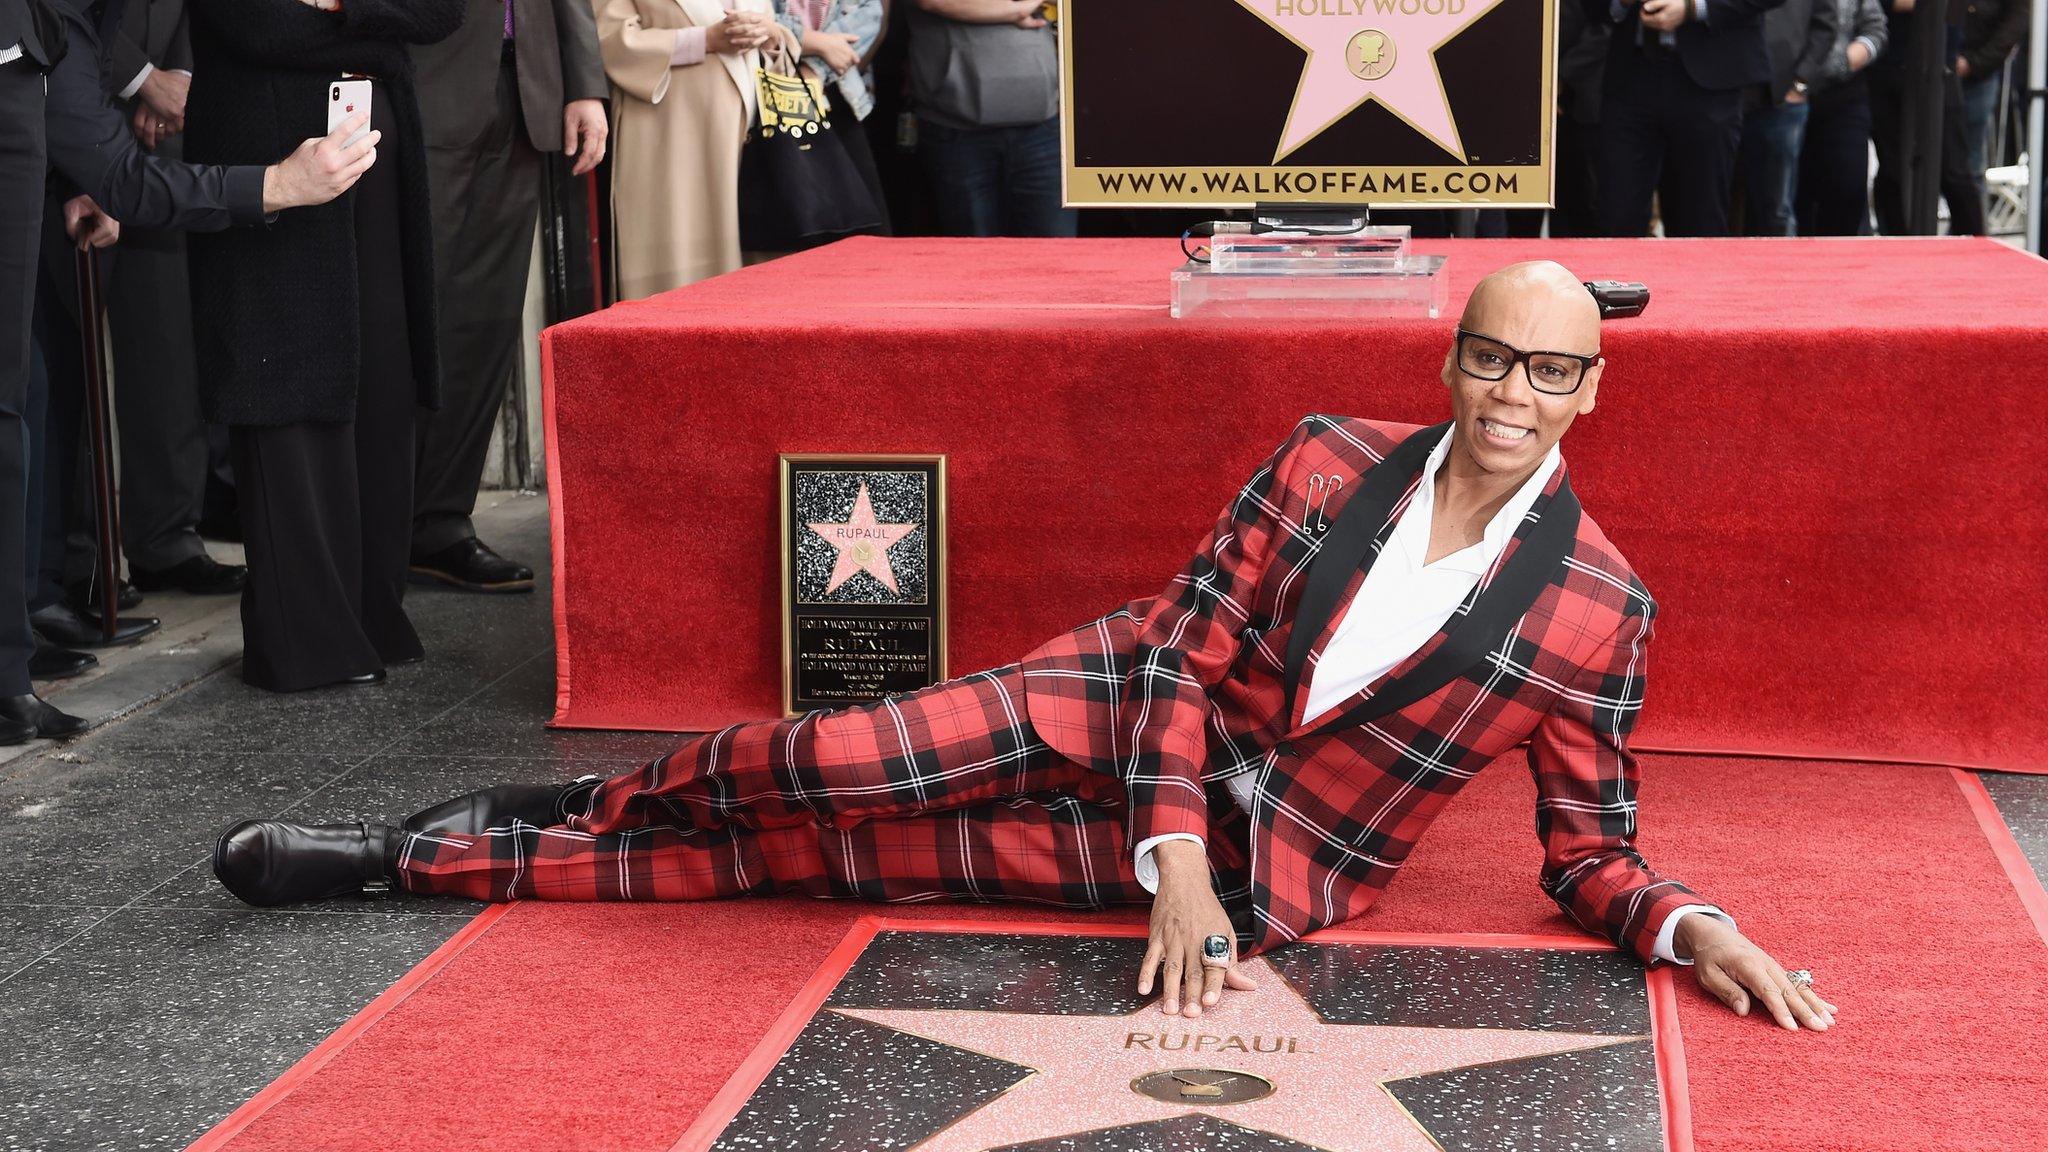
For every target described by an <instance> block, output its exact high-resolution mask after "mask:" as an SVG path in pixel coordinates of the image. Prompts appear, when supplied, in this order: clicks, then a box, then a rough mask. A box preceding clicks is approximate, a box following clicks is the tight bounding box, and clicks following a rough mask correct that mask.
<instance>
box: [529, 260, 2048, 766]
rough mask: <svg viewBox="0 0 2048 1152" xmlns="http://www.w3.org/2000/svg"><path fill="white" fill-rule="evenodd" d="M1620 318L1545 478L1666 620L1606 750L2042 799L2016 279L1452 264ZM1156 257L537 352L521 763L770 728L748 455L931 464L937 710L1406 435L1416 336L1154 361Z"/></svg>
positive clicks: (2045, 615) (670, 320) (1243, 346)
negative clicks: (934, 457)
mask: <svg viewBox="0 0 2048 1152" xmlns="http://www.w3.org/2000/svg"><path fill="white" fill-rule="evenodd" d="M1423 247H1424V248H1425V250H1429V251H1441V252H1446V253H1448V254H1449V255H1450V257H1451V262H1450V269H1451V272H1452V276H1453V283H1454V287H1453V293H1452V295H1453V312H1455V310H1456V306H1457V305H1458V304H1459V303H1460V302H1461V301H1462V299H1463V297H1464V296H1465V294H1466V293H1467V292H1468V291H1469V288H1470V286H1471V284H1472V283H1473V281H1474V280H1476V279H1477V278H1478V276H1479V275H1481V274H1482V273H1484V272H1486V271H1489V270H1491V269H1493V268H1495V267H1498V266H1500V265H1502V264H1505V263H1508V262H1510V261H1513V260H1518V259H1525V258H1530V257H1535V256H1548V257H1554V258H1556V259H1559V260H1562V261H1564V262H1565V263H1566V264H1567V265H1568V266H1570V267H1571V268H1572V269H1573V270H1574V271H1575V272H1577V273H1579V274H1580V275H1581V276H1583V277H1586V278H1589V279H1591V278H1619V279H1633V280H1642V281H1644V282H1646V283H1648V284H1649V285H1650V286H1651V289H1652V291H1653V293H1654V302H1653V304H1652V305H1651V308H1650V311H1649V313H1648V314H1647V315H1646V316H1644V317H1643V318H1641V319H1640V320H1634V321H1627V322H1618V323H1615V324H1612V325H1610V326H1609V329H1608V333H1607V336H1606V352H1607V354H1608V356H1609V358H1610V365H1609V368H1608V371H1607V375H1606V378H1605V379H1604V381H1603V387H1602V389H1601V394H1600V403H1599V408H1598V410H1597V411H1595V412H1594V413H1592V414H1591V415H1589V416H1587V417H1585V418H1584V419H1583V420H1582V421H1581V422H1580V423H1579V425H1578V426H1577V427H1575V428H1574V429H1573V431H1572V433H1571V435H1570V438H1569V439H1568V441H1567V443H1566V457H1567V459H1568V460H1569V461H1570V464H1571V467H1572V475H1573V482H1574V485H1575V486H1576V487H1577V489H1578V490H1579V492H1580V494H1581V496H1582V497H1583V499H1584V501H1585V504H1586V507H1587V508H1588V510H1589V511H1590V512H1591V514H1592V515H1593V516H1594V517H1595V518H1596V519H1597V520H1599V522H1600V523H1601V524H1602V526H1603V527H1605V529H1606V530H1607V532H1608V534H1609V535H1610V536H1611V537H1612V538H1613V539H1614V540H1615V542H1616V543H1617V544H1618V545H1619V546H1620V547H1621V548H1622V550H1623V551H1624V552H1625V553H1626V554H1627V555H1628V556H1629V557H1630V559H1631V560H1632V561H1633V562H1634V563H1635V565H1636V566H1637V568H1638V570H1639V571H1640V573H1641V575H1642V577H1643V579H1644V581H1645V582H1646V583H1647V584H1648V586H1649V588H1650V590H1651V591H1652V593H1653V594H1654V595H1656V597H1657V598H1658V600H1659V601H1660V603H1661V604H1662V606H1663V612H1662V614H1661V615H1660V616H1659V618H1658V633H1657V640H1656V642H1655V644H1654V645H1653V647H1652V649H1651V651H1652V663H1653V665H1654V670H1653V674H1652V677H1651V681H1650V684H1651V687H1650V690H1649V699H1648V703H1647V707H1646V709H1645V711H1644V714H1643V721H1642V726H1641V729H1640V730H1639V742H1640V744H1641V745H1642V746H1644V747H1654V748H1668V749H1684V750H1734V751H1744V752H1765V753H1771V754H1785V755H1820V756H1837V757H1847V758H1870V759H1894V760H1907V761H1924V762H1931V763H1953V764H1963V765H1978V766H1990V767H1998V768H2006V769H2021V770H2048V728H2044V727H2043V725H2042V724H2041V723H2040V717H2041V716H2043V715H2044V714H2048V662H2044V661H2042V660H2040V659H2039V658H2038V657H2037V655H2036V653H2035V652H2034V647H2035V644H2036V638H2037V637H2038V636H2040V635H2041V634H2042V632H2043V630H2044V626H2048V598H2044V597H2043V595H2042V591H2043V589H2044V588H2048V494H2044V492H2048V489H2044V487H2043V485H2042V484H2041V483H2040V482H2039V479H2040V477H2041V475H2042V465H2041V458H2040V449H2039V446H2038V444H2037V442H2036V441H2035V439H2034V429H2035V427H2036V426H2037V425H2038V423H2039V417H2040V413H2039V412H2037V411H2035V407H2036V405H2035V402H2034V397H2035V394H2036V392H2037V391H2038V389H2037V387H2036V381H2035V377H2036V376H2037V375H2038V374H2039V366H2040V365H2041V364H2042V363H2044V362H2048V311H2044V309H2043V306H2042V303H2041V302H2042V300H2043V299H2044V298H2048V265H2044V264H2043V263H2042V262H2041V261H2039V260H2037V259H2035V258H2033V257H2030V256H2027V255H2024V254H2021V253H2018V252H2016V251H2013V250H2011V249H2008V248H2004V247H2002V246H2000V245H1997V244H1994V243H1992V242H1989V241H1983V240H1756V241H1544V242H1516V241H1465V242H1444V243H1435V244H1424V245H1423ZM1178 259H1179V257H1178V252H1177V249H1176V248H1175V246H1174V244H1173V243H1172V242H1171V241H1080V242H1060V241H959V240H895V241H887V240H875V239H863V240H853V241H848V242H845V243H843V244H839V245H834V246H832V247H829V248H825V249H821V250H818V251H814V252H811V253H807V254H804V255H801V256H797V257H793V258H790V259H786V260H781V261H777V262H774V263H771V264H766V265H761V266H758V267H754V268H749V269H747V270H745V271H742V272H740V273H737V274H735V275H731V276H724V277H719V278H717V279H715V280H711V281H708V282H705V283H702V284H698V285H695V286H693V287H690V288H687V289H683V290H681V291H678V292H674V293H670V294H667V295H665V296H661V297H658V298H655V299H652V300H648V301H644V302H640V303H634V304H628V305H623V306H620V307H617V308H614V309H611V310H609V311H607V312H605V313H602V314H599V315H595V316H591V317H586V318H584V319H581V320H577V321H574V322H571V323H569V324H565V325H561V326H559V327H556V328H554V329H552V330H550V331H549V333H548V334H547V336H546V337H545V344H546V347H545V352H546V363H547V367H548V395H549V413H548V427H549V432H550V452H549V468H550V481H551V487H552V494H551V495H552V500H553V510H554V516H555V519H556V524H555V529H556V530H555V533H554V546H555V574H556V581H555V596H556V603H555V615H556V624H557V631H558V645H557V660H558V668H557V673H558V700H557V705H558V706H557V713H556V716H555V722H556V723H557V724H560V725H565V726H570V727H623V728H664V729H686V730H698V729H705V728H711V727H716V726H720V725H723V724H726V723H729V722H732V721H736V720H742V719H749V718H757V717H762V716H768V715H772V714H774V713H775V712H776V710H777V707H778V701H779V683H780V681H779V672H778V665H777V660H778V650H779V643H780V641H779V619H778V616H777V614H776V606H775V603H776V601H775V598H776V594H777V588H778V577H777V571H778V569H777V553H776V545H775V503H776V493H775V480H776V454H777V453H778V452H783V451H822V452H831V451H840V452H847V451H878V452H944V453H946V454H948V456H949V469H950V477H949V492H950V497H951V509H950V515H951V538H950V540H949V541H948V544H949V551H950V554H951V571H950V572H949V582H950V583H949V586H950V590H951V592H952V596H953V610H952V614H951V620H950V630H951V634H952V653H951V655H952V661H951V668H950V671H951V672H952V673H953V674H955V675H958V674H961V673H965V672H969V671H973V670H975V669H978V668H982V667H988V666H991V665H995V664H1000V663H1005V662H1007V661H1010V660H1014V659H1016V658H1017V657H1019V656H1021V655H1023V654H1024V653H1025V652H1026V651H1028V650H1029V649H1030V648H1032V647H1033V646H1035V645H1036V644H1037V643H1038V642H1039V641H1040V640H1042V639H1044V638H1045V637H1047V636H1050V635H1052V634H1054V633H1056V632H1058V631H1061V630H1064V629H1066V628H1069V627H1072V626H1074V625H1077V624H1080V623H1082V622H1084V621H1086V620H1088V619H1092V618H1093V617H1095V616H1096V615H1099V614H1100V613H1101V612H1103V611H1106V610H1108V609H1109V608H1111V607H1113V606H1115V605H1117V604H1120V603H1122V602H1123V601H1125V600H1128V599H1130V598H1132V597H1135V596H1140V595H1149V594H1152V593H1155V592H1157V591H1159V590H1160V589H1161V588H1163V587H1164V585H1165V582H1166V580H1167V579H1168V578H1169V577H1170V576H1171V575H1172V573H1173V572H1175V571H1176V570H1177V569H1178V568H1179V566H1180V565H1181V564H1183V563H1184V562H1185V560H1186V559H1187V557H1188V555H1189V553H1190V552H1191V550H1192V549H1193V547H1194V545H1195V543H1196V541H1197V540H1198V538H1199V537H1200V536H1201V535H1202V533H1203V532H1204V531H1205V530H1206V526H1207V525H1208V524H1209V523H1210V522H1211V521H1212V519H1213V517H1214V515H1215V513H1216V510H1217V509H1219V508H1220V507H1222V506H1223V504H1224V502H1225V501H1226V500H1227V499H1228V498H1229V496H1230V495H1231V493H1232V492H1234V491H1235V489H1236V487H1237V485H1239V484H1240V483H1241V482H1242V481H1243V479H1244V477H1245V476H1246V475H1247V474H1248V473H1249V471H1250V469H1251V468H1253V467H1254V466H1255V465H1256V464H1257V462H1258V461H1259V460H1260V459H1262V458H1263V457H1264V456H1265V454H1266V453H1268V452H1269V451H1270V450H1271V449H1272V447H1273V446H1274V445H1276V444H1277V443H1279V441H1280V440H1281V439H1283V438H1284V437H1285V436H1286V434H1287V432H1288V430H1289V428H1290V427H1291V426H1292V424H1293V422H1294V421H1295V420H1296V419H1297V418H1298V417H1299V416H1301V415H1302V414H1304V413H1307V412H1311V411H1322V412H1340V413H1349V414H1368V415H1372V416H1377V417H1382V418H1388V419H1398V420H1408V421H1415V422H1431V421H1434V420H1436V419H1439V418H1440V417H1441V416H1442V414H1443V413H1444V411H1445V407H1444V399H1443V395H1442V388H1441V385H1440V384H1438V383H1437V381H1436V373H1437V370H1438V368H1439V365H1440V364H1441V361H1442V357H1443V353H1444V349H1445V347H1446V344H1447V342H1448V340H1449V339H1450V333H1451V328H1452V325H1453V318H1452V317H1450V316H1447V317H1445V318H1443V319H1441V320H1437V321H1403V322H1386V323H1375V324H1330V323H1321V324H1254V323H1249V322H1241V321H1240V322H1202V323H1191V322H1176V321H1174V320H1171V319H1170V318H1168V316H1167V314H1166V308H1165V301H1166V290H1167V289H1166V276H1167V272H1168V271H1169V269H1170V268H1171V267H1172V266H1174V264H1176V263H1177V262H1178Z"/></svg>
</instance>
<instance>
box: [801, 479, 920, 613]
mask: <svg viewBox="0 0 2048 1152" xmlns="http://www.w3.org/2000/svg"><path fill="white" fill-rule="evenodd" d="M917 527H918V526H917V525H916V524H880V523H877V522H876V521H875V506H874V504H872V503H871V502H869V500H868V485H867V481H865V480H863V481H861V485H860V494H859V495H857V496H855V497H854V498H853V514H852V515H851V516H848V517H847V518H846V523H844V524H832V523H824V522H817V521H812V522H810V529H811V531H813V532H816V533H817V534H818V535H820V536H823V537H824V538H825V542H826V543H827V544H830V545H832V546H833V547H834V548H837V549H839V561H838V563H836V564H834V565H833V566H832V576H831V579H829V580H827V581H826V583H825V594H826V595H827V596H830V595H831V594H832V593H833V592H835V591H837V590H838V588H839V586H840V585H841V584H844V583H846V582H847V581H848V580H849V579H851V578H852V577H853V574H854V573H856V572H866V573H867V574H868V575H870V576H873V577H874V578H875V579H877V580H880V581H881V582H882V586H883V587H884V588H887V589H888V590H889V591H891V592H894V591H896V570H895V569H894V568H892V567H890V566H889V549H890V548H892V547H894V546H895V544H896V542H897V541H899V540H901V539H903V538H904V537H905V536H908V535H910V533H911V532H912V531H914V530H915V529H916V528H917Z"/></svg>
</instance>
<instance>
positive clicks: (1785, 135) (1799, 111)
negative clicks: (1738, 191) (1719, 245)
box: [1742, 104, 1807, 236]
mask: <svg viewBox="0 0 2048 1152" xmlns="http://www.w3.org/2000/svg"><path fill="white" fill-rule="evenodd" d="M1806 113H1807V106H1806V105H1805V104H1778V105H1775V106H1772V107H1769V108H1758V109H1757V110H1755V111H1753V112H1750V113H1749V114H1747V115H1745V116H1744V117H1743V118H1742V174H1743V202H1744V204H1745V206H1746V209H1747V213H1748V227H1747V229H1746V231H1748V233H1749V234H1750V235H1751V236H1791V235H1794V234H1795V232H1796V229H1794V227H1793V223H1794V221H1793V214H1792V200H1793V196H1794V192H1795V190H1796V188H1797V187H1798V183H1799V148H1800V145H1801V144H1802V143H1803V142H1804V141H1805V139H1806Z"/></svg>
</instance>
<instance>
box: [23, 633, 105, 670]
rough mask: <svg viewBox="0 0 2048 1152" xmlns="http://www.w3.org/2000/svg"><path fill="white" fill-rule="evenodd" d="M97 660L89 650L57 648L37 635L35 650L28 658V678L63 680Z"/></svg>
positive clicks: (95, 662) (87, 668) (88, 668)
mask: <svg viewBox="0 0 2048 1152" xmlns="http://www.w3.org/2000/svg"><path fill="white" fill-rule="evenodd" d="M99 662H100V658H99V657H97V656H95V655H93V654H92V653H90V652H74V651H72V650H71V649H69V648H59V647H57V646H56V645H55V644H52V643H50V642H48V641H46V640H44V639H42V638H41V637H37V638H36V650H35V652H34V653H33V654H32V655H30V656H29V658H28V678H29V679H31V680H65V679H69V678H70V677H73V676H76V675H78V674H79V673H81V672H85V671H88V670H90V669H92V668H93V667H95V666H96V665H98V664H99Z"/></svg>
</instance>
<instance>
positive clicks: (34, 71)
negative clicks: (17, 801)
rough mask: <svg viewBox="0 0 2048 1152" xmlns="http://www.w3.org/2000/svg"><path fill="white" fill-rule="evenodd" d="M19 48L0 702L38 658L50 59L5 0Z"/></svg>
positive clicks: (4, 203) (10, 97) (3, 322)
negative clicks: (32, 348) (33, 610)
mask: <svg viewBox="0 0 2048 1152" xmlns="http://www.w3.org/2000/svg"><path fill="white" fill-rule="evenodd" d="M17 45H18V46H20V48H21V51H22V55H21V56H20V57H17V58H16V59H14V60H12V61H10V62H8V63H5V64H0V696H19V695H21V694H22V693H24V692H27V691H29V682H28V658H29V655H30V653H32V652H34V651H35V636H34V634H33V633H31V632H30V631H29V626H28V611H27V592H26V589H24V588H23V586H22V567H23V566H22V563H21V559H22V553H23V552H24V550H25V548H26V546H27V539H28V519H27V515H26V512H27V502H28V495H27V493H28V453H27V450H26V448H27V440H28V436H27V419H26V416H25V410H26V408H27V407H28V380H29V325H30V322H31V318H32V317H33V315H34V308H35V304H34V301H35V281H36V255H37V252H38V250H39V249H40V248H41V246H42V225H43V173H44V170H45V168H46V166H47V158H46V152H45V149H44V141H43V71H42V70H43V66H44V65H46V64H47V63H48V60H49V53H48V52H46V51H45V49H44V47H43V44H42V42H41V41H40V40H39V39H38V38H37V37H36V34H35V29H34V27H33V25H32V24H31V23H30V20H29V11H28V0H0V49H7V48H12V47H15V46H17Z"/></svg>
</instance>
